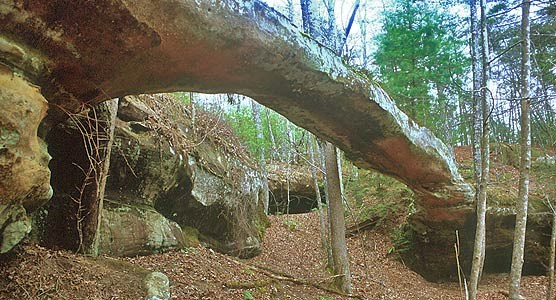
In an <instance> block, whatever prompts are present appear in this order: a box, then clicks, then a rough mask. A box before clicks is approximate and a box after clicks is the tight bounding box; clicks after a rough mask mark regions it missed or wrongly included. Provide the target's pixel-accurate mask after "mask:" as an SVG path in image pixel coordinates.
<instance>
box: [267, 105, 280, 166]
mask: <svg viewBox="0 0 556 300" xmlns="http://www.w3.org/2000/svg"><path fill="white" fill-rule="evenodd" d="M269 114H270V113H269V112H268V109H266V122H267V124H268V135H269V136H270V145H271V146H270V149H271V151H270V161H271V162H273V161H274V160H275V159H276V150H278V147H277V146H276V139H275V138H274V132H273V131H272V124H271V122H270V115H269Z"/></svg>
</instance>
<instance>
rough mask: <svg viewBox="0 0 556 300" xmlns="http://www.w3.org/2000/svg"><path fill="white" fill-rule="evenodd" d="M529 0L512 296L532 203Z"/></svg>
mask: <svg viewBox="0 0 556 300" xmlns="http://www.w3.org/2000/svg"><path fill="white" fill-rule="evenodd" d="M530 6H531V1H530V0H524V1H523V2H522V4H521V141H520V144H521V163H520V168H519V200H518V204H517V206H516V207H517V215H516V222H515V232H514V247H513V253H512V268H511V272H510V299H511V300H517V299H521V295H520V291H519V290H520V284H521V271H522V268H523V248H524V247H525V230H526V226H527V205H528V203H529V170H530V169H531V128H530V126H531V124H530V123H531V122H530V119H529V115H530V109H529V107H530V99H529V86H530V83H531V54H530V49H531V25H530V17H529V10H530Z"/></svg>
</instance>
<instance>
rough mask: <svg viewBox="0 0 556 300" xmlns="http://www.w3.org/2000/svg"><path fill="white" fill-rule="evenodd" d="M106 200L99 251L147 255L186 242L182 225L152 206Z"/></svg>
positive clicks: (175, 247) (111, 254)
mask: <svg viewBox="0 0 556 300" xmlns="http://www.w3.org/2000/svg"><path fill="white" fill-rule="evenodd" d="M105 201H107V199H105ZM106 204H107V205H106ZM106 204H105V209H104V210H103V211H102V219H101V220H102V221H101V226H100V231H101V233H100V242H99V254H107V255H110V256H136V255H147V254H152V253H157V252H164V251H167V250H171V249H179V248H183V247H184V246H186V242H185V237H184V234H183V232H182V230H181V228H180V226H179V225H178V224H176V223H175V222H172V221H170V220H168V219H166V218H165V217H164V216H162V215H161V214H159V213H158V212H157V211H156V210H154V209H153V208H152V207H148V206H145V207H141V206H132V205H117V204H116V205H114V204H112V203H111V202H109V201H107V203H106Z"/></svg>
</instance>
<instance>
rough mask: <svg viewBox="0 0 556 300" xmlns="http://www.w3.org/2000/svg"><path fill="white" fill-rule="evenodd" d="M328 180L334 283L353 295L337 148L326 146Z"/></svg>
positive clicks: (330, 145) (327, 144)
mask: <svg viewBox="0 0 556 300" xmlns="http://www.w3.org/2000/svg"><path fill="white" fill-rule="evenodd" d="M324 153H325V163H326V179H327V181H328V196H329V198H328V202H329V206H330V215H329V219H330V238H331V241H332V257H333V260H334V275H335V276H336V277H335V278H334V283H335V285H336V287H338V288H339V289H340V290H341V291H343V292H345V293H351V274H350V271H349V258H348V253H347V247H346V239H345V234H346V232H345V231H346V230H345V220H344V206H343V201H342V193H341V189H340V180H339V174H338V161H337V157H336V147H335V146H334V145H332V144H330V143H326V146H325V150H324Z"/></svg>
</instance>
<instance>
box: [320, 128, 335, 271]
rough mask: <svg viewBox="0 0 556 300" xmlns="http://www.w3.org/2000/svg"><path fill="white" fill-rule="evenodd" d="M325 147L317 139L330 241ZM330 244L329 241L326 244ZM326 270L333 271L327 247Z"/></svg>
mask: <svg viewBox="0 0 556 300" xmlns="http://www.w3.org/2000/svg"><path fill="white" fill-rule="evenodd" d="M325 147H326V142H325V141H323V140H320V139H317V150H318V152H319V157H320V164H321V169H322V170H323V182H322V183H323V187H324V198H325V199H326V202H327V203H328V206H327V209H326V213H327V215H328V222H327V223H326V225H327V226H326V231H327V234H328V237H329V239H331V229H330V227H331V226H330V195H329V194H328V192H329V190H328V179H327V176H326V174H327V170H326V162H325V154H324V148H325ZM328 243H329V244H330V240H329V242H328ZM327 250H328V253H327V254H328V269H330V270H334V258H333V257H332V248H331V247H328V249H327Z"/></svg>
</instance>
